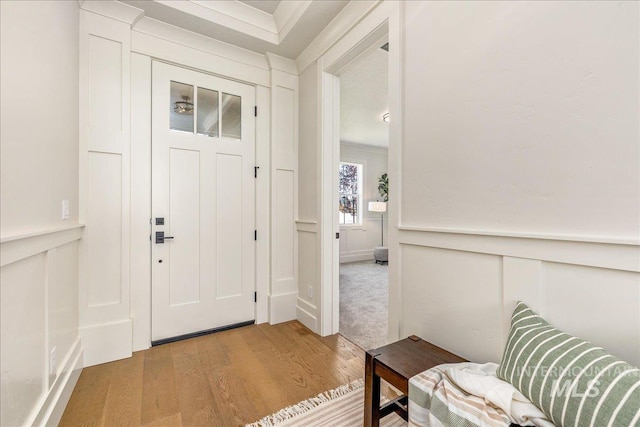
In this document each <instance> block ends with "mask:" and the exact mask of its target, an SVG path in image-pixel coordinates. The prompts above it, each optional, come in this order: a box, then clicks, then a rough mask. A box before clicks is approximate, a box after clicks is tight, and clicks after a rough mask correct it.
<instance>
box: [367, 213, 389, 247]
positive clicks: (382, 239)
mask: <svg viewBox="0 0 640 427" xmlns="http://www.w3.org/2000/svg"><path fill="white" fill-rule="evenodd" d="M386 211H387V202H369V212H380V235H381V239H380V241H381V244H380V246H382V247H384V213H385V212H386Z"/></svg>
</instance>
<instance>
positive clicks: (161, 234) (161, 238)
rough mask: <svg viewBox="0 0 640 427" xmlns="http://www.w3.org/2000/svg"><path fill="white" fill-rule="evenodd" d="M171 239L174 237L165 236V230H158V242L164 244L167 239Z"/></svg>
mask: <svg viewBox="0 0 640 427" xmlns="http://www.w3.org/2000/svg"><path fill="white" fill-rule="evenodd" d="M167 239H169V240H171V239H173V236H165V235H164V231H156V243H157V244H163V243H164V241H165V240H167Z"/></svg>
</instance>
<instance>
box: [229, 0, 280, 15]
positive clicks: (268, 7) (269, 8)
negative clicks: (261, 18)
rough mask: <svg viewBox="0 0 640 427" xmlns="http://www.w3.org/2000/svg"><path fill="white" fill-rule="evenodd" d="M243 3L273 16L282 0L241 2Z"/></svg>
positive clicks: (249, 0)
mask: <svg viewBox="0 0 640 427" xmlns="http://www.w3.org/2000/svg"><path fill="white" fill-rule="evenodd" d="M239 1H240V2H241V3H245V4H248V5H249V6H251V7H255V8H256V9H260V10H261V11H263V12H267V13H270V14H271V15H273V12H275V11H276V9H277V8H278V5H279V4H280V0H239Z"/></svg>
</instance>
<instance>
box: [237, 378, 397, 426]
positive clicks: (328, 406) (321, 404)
mask: <svg viewBox="0 0 640 427" xmlns="http://www.w3.org/2000/svg"><path fill="white" fill-rule="evenodd" d="M363 422H364V387H363V381H362V380H358V381H354V382H353V383H351V384H347V385H344V386H341V387H338V388H336V389H334V390H329V391H325V392H324V393H320V394H319V395H318V396H316V397H313V398H311V399H307V400H304V401H302V402H300V403H298V404H296V405H293V406H289V407H288V408H284V409H282V410H280V411H278V412H277V413H275V414H273V415H269V416H267V417H264V418H263V419H261V420H260V421H256V422H255V423H253V424H248V425H247V427H285V426H286V427H361V426H362V424H363ZM380 425H381V426H383V427H400V426H406V425H407V423H406V422H405V421H404V420H403V419H402V418H401V417H400V416H398V415H397V414H395V413H392V414H390V415H387V416H386V417H384V418H383V419H382V420H381V421H380Z"/></svg>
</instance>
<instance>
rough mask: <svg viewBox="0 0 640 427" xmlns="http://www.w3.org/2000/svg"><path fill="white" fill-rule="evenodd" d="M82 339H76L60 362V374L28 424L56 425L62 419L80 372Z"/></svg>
mask: <svg viewBox="0 0 640 427" xmlns="http://www.w3.org/2000/svg"><path fill="white" fill-rule="evenodd" d="M81 343H82V341H81V340H80V338H78V339H77V340H76V342H75V343H74V345H73V347H72V348H71V350H69V353H67V356H66V357H65V359H64V360H63V362H62V367H63V368H62V370H61V372H63V374H62V375H60V376H59V377H58V378H56V380H55V381H54V382H53V384H52V385H51V387H50V388H49V392H48V393H47V394H46V395H45V397H44V398H43V399H42V401H41V404H40V405H39V406H38V407H37V408H36V409H35V412H36V414H35V417H34V419H33V422H32V423H30V425H35V426H57V425H58V424H59V423H60V420H61V419H62V414H63V413H64V410H65V408H66V407H67V403H69V398H70V397H71V393H72V392H73V389H74V387H75V386H76V383H77V382H78V378H79V377H80V373H81V372H82V345H81Z"/></svg>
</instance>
